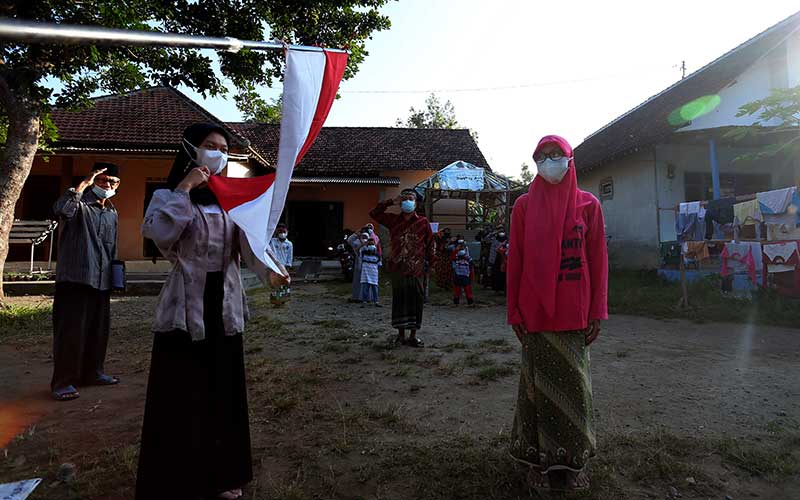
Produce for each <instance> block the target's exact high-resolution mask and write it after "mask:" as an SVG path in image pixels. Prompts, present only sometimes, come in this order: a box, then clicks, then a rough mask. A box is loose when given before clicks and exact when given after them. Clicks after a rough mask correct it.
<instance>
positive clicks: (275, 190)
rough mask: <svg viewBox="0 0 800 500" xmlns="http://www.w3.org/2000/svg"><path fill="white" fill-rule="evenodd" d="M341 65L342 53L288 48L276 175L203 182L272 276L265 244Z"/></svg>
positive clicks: (323, 113)
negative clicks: (245, 237)
mask: <svg viewBox="0 0 800 500" xmlns="http://www.w3.org/2000/svg"><path fill="white" fill-rule="evenodd" d="M346 65H347V53H344V52H328V51H320V52H317V51H307V50H293V49H290V50H288V51H287V54H286V70H285V72H284V79H283V108H282V115H281V136H280V142H279V144H278V166H277V168H276V171H275V173H274V174H269V175H264V176H260V177H250V178H243V179H242V178H232V177H220V176H212V177H211V178H210V179H209V182H208V185H209V188H211V191H213V192H214V194H215V195H216V197H217V200H218V201H219V204H220V206H221V207H222V209H223V210H225V211H226V212H227V213H228V215H230V217H231V219H233V221H234V222H235V223H236V225H237V226H239V229H241V230H242V231H244V234H245V235H246V236H247V241H248V243H250V248H252V250H253V253H254V254H255V255H256V256H257V257H258V258H259V260H261V262H263V263H264V264H265V265H267V266H268V267H269V268H270V269H272V270H273V271H275V272H277V273H280V268H279V267H278V264H277V263H276V261H275V258H274V256H273V255H272V253H271V252H270V250H269V241H270V239H271V238H272V233H273V232H274V231H275V227H276V226H277V225H278V220H279V219H280V216H281V213H282V212H283V206H284V204H285V203H286V194H287V193H288V192H289V182H290V181H291V179H292V172H293V171H294V167H295V165H297V164H298V163H300V160H301V159H302V158H303V155H305V154H306V152H307V151H308V149H309V148H310V147H311V145H312V144H313V143H314V140H315V139H316V138H317V135H319V131H320V129H322V124H323V123H325V119H326V118H327V117H328V112H329V111H330V109H331V105H332V104H333V100H334V98H335V97H336V91H337V90H338V89H339V82H340V81H341V80H342V75H343V74H344V69H345V66H346Z"/></svg>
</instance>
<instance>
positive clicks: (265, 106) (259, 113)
mask: <svg viewBox="0 0 800 500" xmlns="http://www.w3.org/2000/svg"><path fill="white" fill-rule="evenodd" d="M233 99H234V101H236V107H237V108H239V110H240V111H241V112H242V116H243V117H244V120H245V121H248V122H257V123H270V124H272V125H278V124H280V122H281V111H282V107H283V96H282V95H281V96H280V97H278V98H277V99H272V100H270V101H269V102H267V101H266V100H265V99H264V98H262V97H261V96H260V95H259V93H258V91H257V90H256V88H255V86H253V85H250V84H248V85H247V86H246V87H244V88H241V89H239V90H238V92H237V94H236V96H234V98H233Z"/></svg>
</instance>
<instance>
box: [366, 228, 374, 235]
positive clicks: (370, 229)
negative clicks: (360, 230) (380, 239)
mask: <svg viewBox="0 0 800 500" xmlns="http://www.w3.org/2000/svg"><path fill="white" fill-rule="evenodd" d="M367 232H368V233H369V234H372V233H374V232H375V231H374V230H373V229H372V228H371V227H368V228H367Z"/></svg>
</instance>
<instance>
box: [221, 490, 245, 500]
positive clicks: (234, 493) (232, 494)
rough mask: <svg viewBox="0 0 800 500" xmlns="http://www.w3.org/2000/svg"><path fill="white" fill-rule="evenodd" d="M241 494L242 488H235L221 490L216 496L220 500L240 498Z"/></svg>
mask: <svg viewBox="0 0 800 500" xmlns="http://www.w3.org/2000/svg"><path fill="white" fill-rule="evenodd" d="M242 495H243V493H242V490H241V489H238V488H237V489H235V490H228V491H223V492H222V493H220V494H219V495H217V498H218V499H220V500H236V499H237V498H242Z"/></svg>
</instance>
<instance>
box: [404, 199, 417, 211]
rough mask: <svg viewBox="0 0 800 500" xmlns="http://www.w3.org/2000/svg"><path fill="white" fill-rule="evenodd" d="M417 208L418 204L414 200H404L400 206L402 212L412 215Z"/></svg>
mask: <svg viewBox="0 0 800 500" xmlns="http://www.w3.org/2000/svg"><path fill="white" fill-rule="evenodd" d="M415 208H417V202H416V201H414V200H403V203H402V204H401V205H400V210H402V211H403V212H404V213H407V214H410V213H411V212H413V211H414V209H415Z"/></svg>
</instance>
